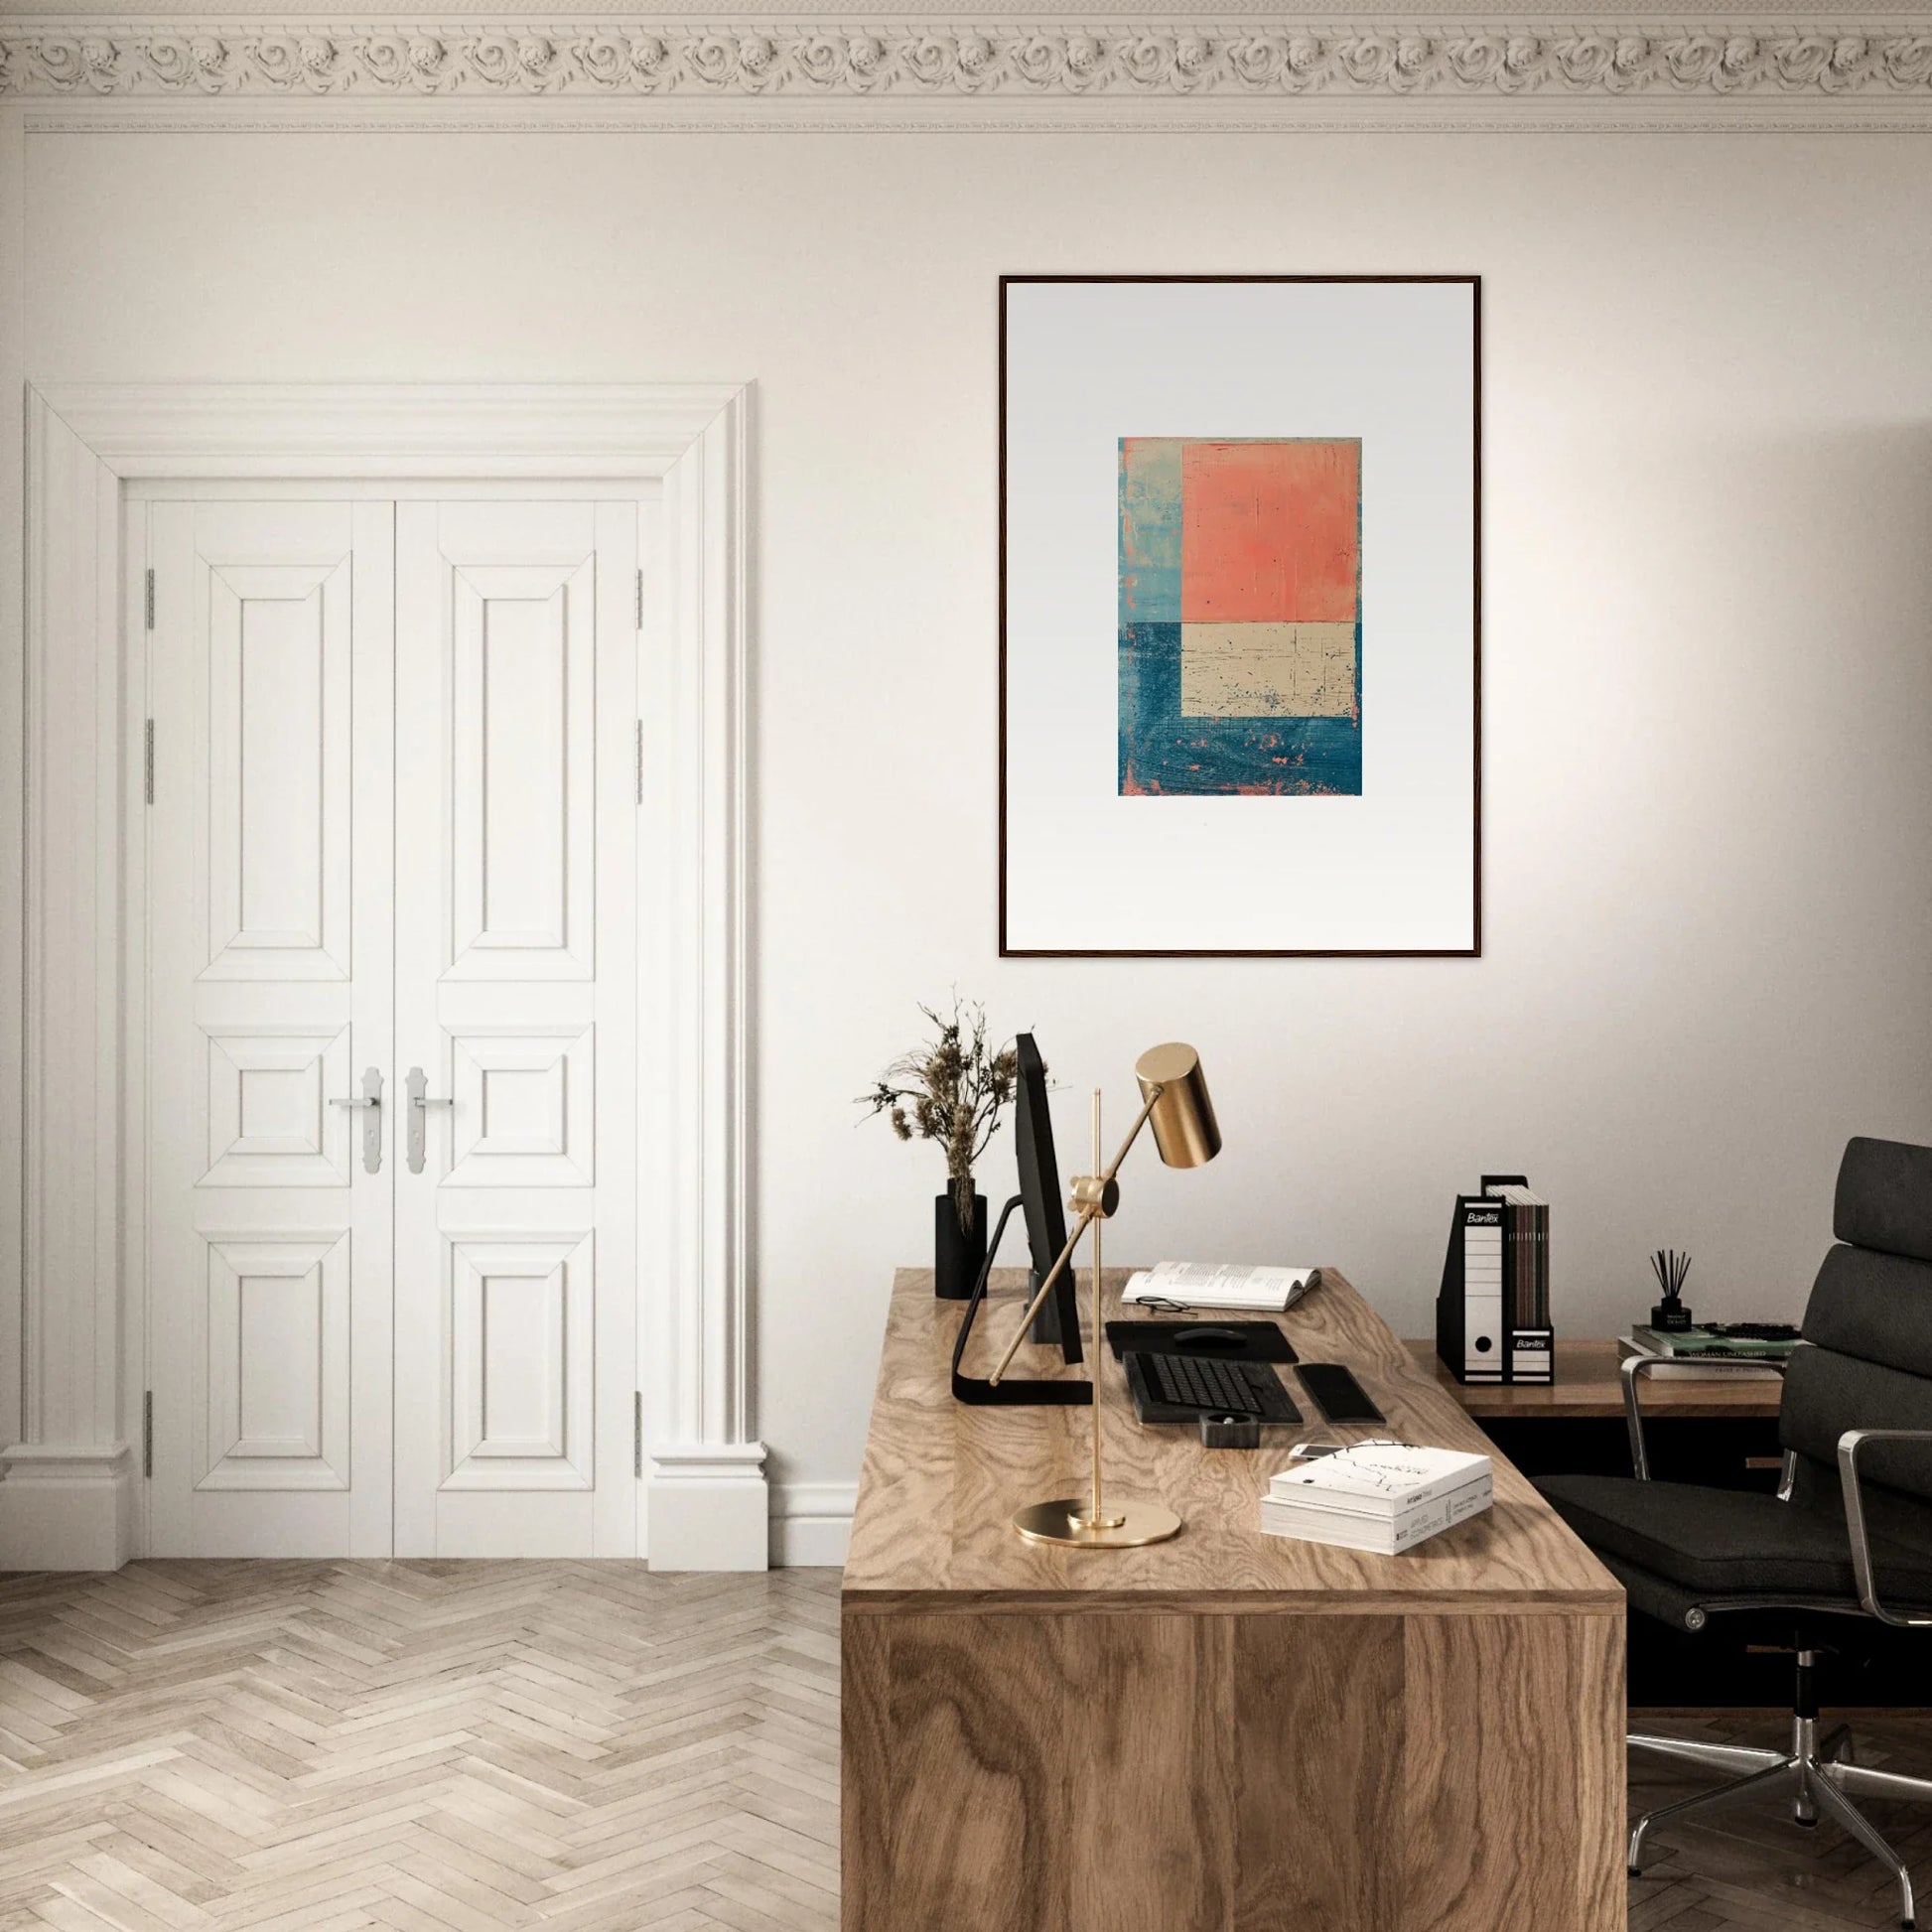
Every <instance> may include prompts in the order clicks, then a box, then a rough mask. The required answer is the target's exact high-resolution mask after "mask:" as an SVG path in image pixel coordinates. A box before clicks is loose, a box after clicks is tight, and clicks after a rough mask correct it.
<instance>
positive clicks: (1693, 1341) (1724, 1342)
mask: <svg viewBox="0 0 1932 1932" xmlns="http://www.w3.org/2000/svg"><path fill="white" fill-rule="evenodd" d="M1630 1339H1631V1340H1632V1341H1634V1342H1635V1343H1636V1344H1637V1346H1638V1347H1639V1348H1642V1349H1644V1350H1646V1351H1647V1352H1648V1353H1650V1354H1653V1355H1718V1356H1737V1357H1741V1358H1742V1359H1744V1360H1746V1361H1761V1362H1781V1361H1783V1360H1784V1358H1785V1357H1786V1356H1787V1355H1789V1354H1790V1353H1791V1351H1792V1349H1794V1348H1795V1347H1797V1345H1798V1344H1797V1342H1796V1341H1763V1340H1759V1339H1757V1338H1756V1337H1753V1336H1744V1335H1714V1334H1713V1333H1712V1332H1711V1330H1710V1329H1709V1328H1679V1329H1676V1330H1674V1331H1669V1332H1667V1331H1666V1330H1664V1329H1662V1328H1648V1327H1644V1328H1632V1329H1631V1330H1630Z"/></svg>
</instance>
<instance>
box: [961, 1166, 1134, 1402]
mask: <svg viewBox="0 0 1932 1932" xmlns="http://www.w3.org/2000/svg"><path fill="white" fill-rule="evenodd" d="M1022 1198H1023V1197H1022V1196H1021V1195H1019V1194H1015V1195H1014V1197H1013V1198H1012V1199H1011V1200H1010V1201H1008V1202H1007V1204H1006V1205H1005V1206H1004V1207H1003V1208H1001V1210H1000V1219H999V1224H998V1225H997V1226H996V1227H995V1228H994V1230H993V1239H992V1240H991V1241H989V1242H988V1243H987V1244H986V1261H985V1263H984V1265H983V1266H982V1267H981V1269H980V1272H979V1280H978V1281H976V1282H975V1283H974V1284H973V1292H972V1294H971V1295H970V1296H969V1297H968V1298H967V1301H966V1308H965V1311H964V1312H963V1313H962V1314H961V1315H960V1317H959V1333H958V1335H957V1337H956V1338H955V1339H954V1341H953V1345H952V1392H953V1395H954V1397H955V1398H956V1399H957V1400H959V1401H961V1402H969V1403H972V1404H974V1405H975V1406H978V1407H988V1408H991V1407H1009V1408H1022V1407H1026V1406H1028V1405H1030V1404H1047V1405H1053V1406H1057V1407H1061V1408H1076V1407H1081V1406H1085V1405H1089V1404H1091V1403H1092V1401H1093V1384H1092V1383H1091V1382H1086V1381H1081V1382H1034V1381H1023V1380H1022V1379H1021V1378H1020V1377H1019V1376H1017V1375H1005V1376H1002V1377H1001V1378H1000V1380H999V1381H998V1382H991V1381H988V1380H987V1378H986V1377H985V1376H983V1375H967V1374H965V1373H963V1372H962V1371H961V1369H960V1366H959V1364H960V1363H961V1362H962V1361H963V1360H964V1359H965V1355H966V1344H967V1342H968V1340H969V1339H970V1338H971V1336H972V1332H973V1317H974V1316H975V1315H976V1314H978V1313H979V1311H980V1304H981V1303H982V1302H984V1301H985V1300H986V1284H987V1281H988V1279H989V1278H990V1277H991V1275H992V1273H993V1263H994V1260H995V1258H996V1257H997V1256H998V1254H999V1252H1000V1237H1001V1236H1002V1235H1003V1234H1005V1233H1006V1231H1007V1222H1008V1221H1009V1220H1010V1219H1011V1218H1012V1216H1013V1210H1014V1209H1015V1208H1016V1207H1018V1206H1019V1205H1020V1203H1021V1200H1022ZM1072 1273H1073V1271H1072V1269H1070V1268H1069V1269H1068V1270H1067V1271H1066V1273H1065V1274H1064V1275H1062V1276H1061V1277H1060V1279H1059V1280H1058V1281H1057V1282H1056V1283H1055V1284H1054V1285H1053V1293H1052V1294H1051V1295H1050V1296H1048V1297H1047V1299H1046V1304H1045V1306H1044V1307H1043V1308H1042V1309H1041V1310H1040V1316H1041V1318H1042V1319H1043V1318H1044V1317H1045V1316H1046V1315H1048V1314H1051V1315H1052V1317H1053V1334H1052V1336H1051V1339H1052V1340H1053V1341H1055V1342H1058V1341H1059V1338H1060V1334H1061V1332H1062V1331H1063V1328H1065V1327H1070V1328H1071V1330H1072V1334H1073V1346H1072V1348H1071V1350H1068V1349H1067V1348H1066V1347H1065V1345H1064V1344H1062V1345H1061V1350H1060V1352H1061V1355H1062V1357H1063V1358H1064V1359H1065V1360H1066V1361H1068V1362H1076V1361H1078V1360H1079V1359H1080V1317H1079V1313H1078V1311H1077V1306H1076V1304H1075V1303H1074V1300H1073V1284H1072V1282H1071V1280H1070V1279H1069V1277H1070V1276H1071V1275H1072ZM1028 1280H1029V1282H1030V1283H1031V1284H1032V1286H1031V1288H1030V1290H1029V1294H1028V1299H1029V1300H1030V1301H1031V1300H1032V1298H1033V1297H1034V1296H1035V1295H1037V1294H1038V1293H1039V1277H1038V1275H1037V1274H1030V1275H1029V1277H1028ZM1032 1335H1033V1339H1035V1341H1037V1340H1038V1339H1039V1322H1038V1321H1035V1323H1034V1326H1033V1330H1032ZM1095 1359H1096V1360H1097V1359H1098V1354H1097V1352H1096V1357H1095Z"/></svg>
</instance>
